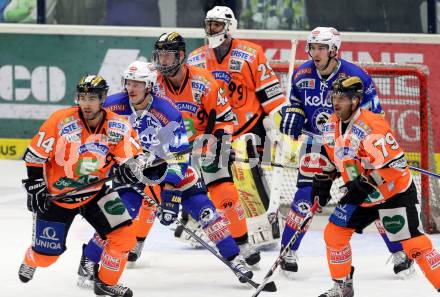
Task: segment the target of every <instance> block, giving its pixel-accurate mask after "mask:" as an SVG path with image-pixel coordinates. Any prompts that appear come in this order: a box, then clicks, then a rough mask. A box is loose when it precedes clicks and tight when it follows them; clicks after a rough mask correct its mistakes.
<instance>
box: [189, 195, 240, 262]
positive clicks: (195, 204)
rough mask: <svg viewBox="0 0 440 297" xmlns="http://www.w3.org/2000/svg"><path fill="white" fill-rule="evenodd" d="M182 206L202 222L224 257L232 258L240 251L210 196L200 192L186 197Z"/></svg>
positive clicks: (207, 233)
mask: <svg viewBox="0 0 440 297" xmlns="http://www.w3.org/2000/svg"><path fill="white" fill-rule="evenodd" d="M182 208H183V209H184V210H185V211H187V212H188V213H189V214H190V215H191V216H192V217H193V218H195V219H196V220H197V221H198V222H199V223H201V225H202V228H203V230H204V231H205V233H206V235H207V236H208V238H209V239H210V240H211V241H212V242H214V243H215V245H216V246H217V248H218V250H219V252H220V254H221V255H222V256H223V257H224V258H226V259H229V258H232V257H233V256H235V255H237V254H238V253H239V252H240V250H239V248H238V246H237V244H236V243H235V241H234V240H233V239H232V236H231V234H230V232H229V230H228V226H227V222H226V221H225V220H224V219H223V217H222V216H221V215H220V214H219V213H218V212H217V210H216V209H215V207H214V204H213V203H212V201H211V200H209V198H208V196H206V195H201V194H199V195H195V196H192V197H190V199H184V200H183V202H182Z"/></svg>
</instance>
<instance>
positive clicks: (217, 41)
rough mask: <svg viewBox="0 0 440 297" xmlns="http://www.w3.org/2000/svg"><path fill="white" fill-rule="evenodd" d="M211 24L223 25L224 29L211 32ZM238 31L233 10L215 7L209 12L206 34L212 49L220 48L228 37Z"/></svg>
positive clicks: (225, 7) (206, 21)
mask: <svg viewBox="0 0 440 297" xmlns="http://www.w3.org/2000/svg"><path fill="white" fill-rule="evenodd" d="M211 22H219V23H223V29H222V30H221V31H219V32H211ZM236 30H237V20H236V19H235V16H234V13H233V12H232V9H230V8H229V7H227V6H215V7H214V8H213V9H211V10H210V11H208V13H207V14H206V18H205V33H206V38H207V39H208V45H209V47H210V48H216V47H218V46H220V45H221V44H222V43H223V42H224V41H225V40H226V39H227V38H228V36H230V37H232V34H234V32H235V31H236Z"/></svg>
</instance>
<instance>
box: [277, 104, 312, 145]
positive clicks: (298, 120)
mask: <svg viewBox="0 0 440 297" xmlns="http://www.w3.org/2000/svg"><path fill="white" fill-rule="evenodd" d="M305 116H306V115H305V113H304V110H303V109H302V108H301V106H300V104H299V103H292V105H290V106H283V107H282V108H281V123H280V131H281V133H284V134H287V135H291V136H293V137H295V138H298V136H299V134H301V129H302V127H303V125H304V121H305Z"/></svg>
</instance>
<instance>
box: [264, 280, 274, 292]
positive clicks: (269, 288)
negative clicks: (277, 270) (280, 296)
mask: <svg viewBox="0 0 440 297" xmlns="http://www.w3.org/2000/svg"><path fill="white" fill-rule="evenodd" d="M262 291H264V292H276V291H277V286H276V285H275V282H273V281H271V282H268V283H267V284H265V285H264V287H263V290H262Z"/></svg>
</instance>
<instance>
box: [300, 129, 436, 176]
mask: <svg viewBox="0 0 440 297" xmlns="http://www.w3.org/2000/svg"><path fill="white" fill-rule="evenodd" d="M301 133H302V134H304V135H307V136H310V137H313V138H318V139H321V140H322V135H318V134H315V133H312V132H309V131H306V130H304V129H303V130H301ZM408 168H409V169H411V170H413V171H417V172H420V173H422V174H426V175H428V176H432V177H435V178H439V179H440V174H437V173H434V172H431V171H428V170H426V169H422V168H419V167H415V166H412V165H409V164H408Z"/></svg>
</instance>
